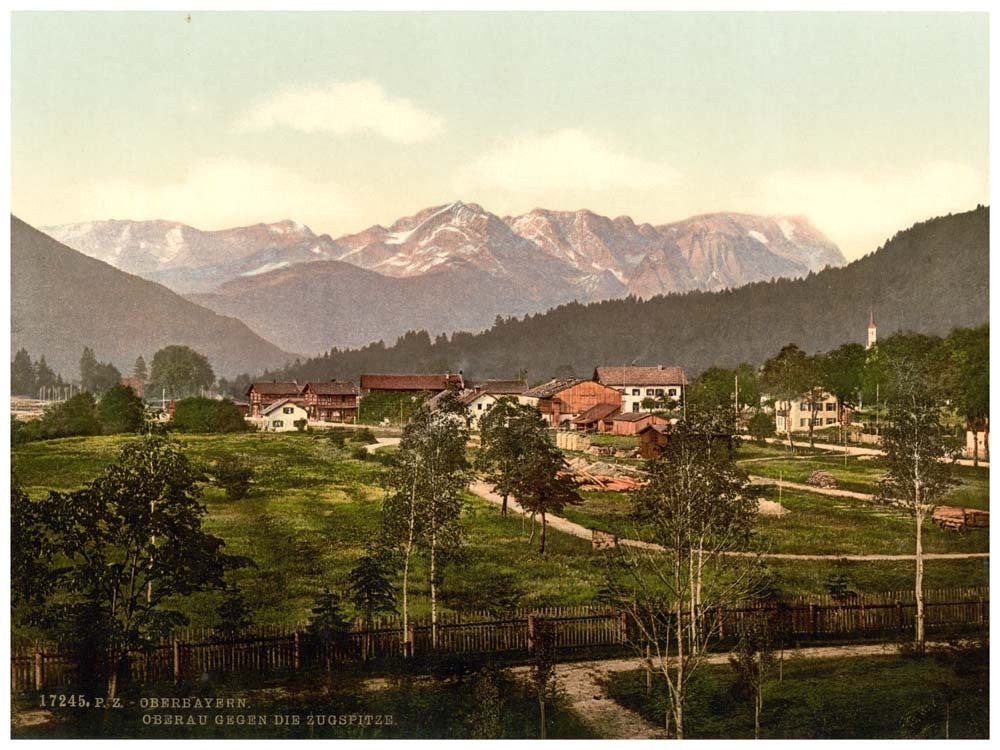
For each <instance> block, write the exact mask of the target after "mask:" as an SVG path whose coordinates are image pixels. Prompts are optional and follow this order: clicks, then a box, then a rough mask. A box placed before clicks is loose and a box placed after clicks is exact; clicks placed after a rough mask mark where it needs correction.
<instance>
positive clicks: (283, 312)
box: [46, 202, 844, 352]
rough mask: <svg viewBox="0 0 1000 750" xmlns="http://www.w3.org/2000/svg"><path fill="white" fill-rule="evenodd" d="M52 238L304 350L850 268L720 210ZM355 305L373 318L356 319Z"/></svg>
mask: <svg viewBox="0 0 1000 750" xmlns="http://www.w3.org/2000/svg"><path fill="white" fill-rule="evenodd" d="M46 231H48V232H50V233H51V234H52V236H54V237H56V238H57V239H59V240H60V241H63V242H65V243H67V244H69V245H70V246H72V247H74V248H76V249H78V250H80V251H81V252H83V253H85V254H88V255H91V256H93V257H96V258H100V259H102V260H105V261H107V262H109V263H111V264H113V265H116V266H118V267H119V268H122V269H123V270H128V271H130V272H134V273H136V274H139V275H142V276H144V277H146V278H149V279H152V280H155V281H159V282H161V283H163V284H165V285H166V286H169V287H171V288H172V289H174V290H177V291H180V292H183V293H186V294H191V295H192V297H191V298H192V299H194V300H196V301H198V302H199V303H200V304H204V305H206V306H208V307H211V308H212V309H214V310H216V311H219V312H223V313H226V314H231V315H236V316H238V317H239V318H240V319H242V320H244V321H246V322H247V323H249V324H250V325H251V326H253V327H254V329H255V330H258V331H260V332H261V333H262V334H264V335H266V336H269V337H276V336H278V335H282V336H284V337H285V339H284V341H285V342H286V343H285V345H287V346H289V347H292V348H294V349H295V350H297V351H298V350H301V351H307V352H317V351H321V350H325V349H328V348H330V347H334V346H337V347H344V346H357V345H360V344H363V343H367V342H369V341H373V340H378V339H390V340H391V339H392V338H394V337H395V336H398V335H399V334H401V333H404V332H405V331H407V330H409V329H418V328H426V329H427V330H429V331H431V332H433V333H439V332H451V331H455V330H472V331H478V330H482V329H483V328H485V327H487V326H488V325H489V324H490V323H492V322H493V320H494V318H495V317H496V316H497V315H504V316H508V315H520V314H524V313H529V312H539V311H544V310H546V309H547V308H549V307H552V306H555V305H558V304H562V303H564V302H569V301H573V300H576V301H580V302H592V301H599V300H604V299H614V298H618V297H624V296H626V295H629V294H633V295H635V296H637V297H640V298H648V297H652V296H654V295H657V294H664V293H670V292H683V291H689V290H696V289H702V290H715V289H725V288H730V287H736V286H741V285H743V284H747V283H750V282H753V281H761V280H768V279H771V278H776V277H786V278H796V277H800V276H804V275H806V274H807V273H809V272H810V271H818V270H821V269H822V268H824V267H826V266H837V265H842V264H843V263H844V258H843V256H842V255H841V253H840V251H839V250H838V249H837V247H836V245H834V244H833V243H831V242H830V241H829V240H828V239H826V238H825V237H824V236H823V235H822V234H820V233H819V232H818V231H817V230H816V229H815V228H814V227H812V226H811V225H810V224H809V222H808V220H806V219H804V218H802V217H776V218H772V217H763V216H751V215H745V214H711V215H705V216H696V217H692V218H690V219H685V220H684V221H680V222H676V223H673V224H665V225H662V226H652V225H650V224H638V225H637V224H635V222H633V221H632V219H630V218H628V217H624V216H623V217H618V218H617V219H609V218H607V217H604V216H598V215H597V214H594V213H592V212H590V211H576V212H565V211H547V210H543V209H536V210H534V211H532V212H530V213H528V214H525V215H523V216H513V217H505V218H500V217H499V216H496V215H495V214H492V213H490V212H489V211H486V210H484V209H483V208H482V207H481V206H478V205H476V204H474V203H469V204H466V203H462V202H455V203H452V204H450V205H447V206H436V207H433V208H428V209H425V210H423V211H421V212H419V213H417V214H415V215H413V216H408V217H405V218H402V219H399V220H398V221H396V222H395V223H393V224H392V225H391V226H389V227H382V226H378V225H376V226H373V227H369V228H368V229H365V230H364V231H362V232H359V233H357V234H351V235H345V236H343V237H340V238H338V239H336V240H333V239H331V238H330V237H329V236H328V235H321V236H317V235H315V234H314V233H313V232H312V231H311V230H310V229H309V228H308V227H304V226H302V225H298V224H294V223H292V222H281V223H279V224H258V225H255V226H252V227H244V228H240V229H230V230H224V231H217V232H201V231H199V230H196V229H193V228H191V227H187V226H185V225H182V224H176V223H172V222H164V221H152V222H126V221H110V222H92V223H89V224H71V225H64V226H59V227H50V228H48V229H47V230H46ZM332 260H339V261H342V262H343V263H345V264H350V265H351V266H354V267H356V268H360V269H364V270H367V271H370V272H374V274H375V275H374V276H372V275H366V274H364V273H361V272H358V273H354V274H352V273H351V269H349V268H345V267H343V266H340V265H336V264H331V263H330V262H329V261H332ZM403 279H407V280H411V282H412V283H409V284H401V283H399V281H400V280H403ZM417 279H421V280H422V282H420V283H418V282H417V281H416V280H417ZM296 285H298V289H297V288H296ZM265 289H266V290H268V292H267V293H266V294H262V293H261V291H262V290H265ZM348 300H357V301H359V302H361V303H363V304H364V309H365V310H366V313H365V314H364V315H362V316H358V315H354V314H353V311H352V310H351V309H349V308H347V307H345V305H346V302H347V301H348Z"/></svg>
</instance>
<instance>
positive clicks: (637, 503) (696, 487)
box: [606, 416, 759, 738]
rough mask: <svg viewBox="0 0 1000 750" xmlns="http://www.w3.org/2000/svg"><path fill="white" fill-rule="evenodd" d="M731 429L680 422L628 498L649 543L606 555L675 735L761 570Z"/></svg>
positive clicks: (702, 420)
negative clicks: (729, 612)
mask: <svg viewBox="0 0 1000 750" xmlns="http://www.w3.org/2000/svg"><path fill="white" fill-rule="evenodd" d="M728 429H729V430H730V431H727V429H726V427H725V426H723V425H722V424H721V423H719V422H718V421H717V420H714V419H711V418H707V417H702V416H695V417H693V418H692V417H689V419H688V420H682V421H679V422H677V423H676V425H675V429H674V431H673V432H672V433H671V435H670V440H669V442H668V443H667V445H666V446H665V448H664V451H663V453H662V455H661V456H660V457H659V458H657V459H655V460H653V461H650V462H649V463H648V464H647V468H648V471H649V477H650V481H649V484H648V485H647V486H646V487H644V488H643V489H642V490H640V491H638V492H636V493H635V497H634V500H633V504H634V505H633V512H632V517H633V520H634V521H635V523H636V527H637V529H641V530H642V534H643V535H644V536H643V538H644V539H646V540H648V542H649V543H647V544H645V545H642V546H633V545H622V546H620V547H619V548H618V550H617V554H616V556H615V557H613V558H611V560H610V561H609V562H610V569H609V576H608V589H607V592H606V593H607V594H608V595H609V596H610V598H611V599H612V601H613V602H614V603H615V604H616V605H617V606H620V607H622V608H623V609H624V610H625V611H626V612H627V614H628V616H629V628H630V634H629V640H630V642H632V644H633V645H634V646H636V647H637V648H638V649H639V650H640V652H641V653H648V654H649V661H650V663H652V664H653V665H654V666H655V668H656V669H657V671H658V672H659V673H660V674H661V675H662V677H663V678H664V679H665V681H666V685H667V693H668V704H667V706H666V707H665V710H664V726H665V728H666V729H667V731H668V732H669V731H670V729H671V724H672V725H673V733H674V735H675V736H676V737H678V738H683V737H684V720H685V719H684V710H685V704H686V694H687V693H686V690H687V687H688V684H689V683H690V680H691V678H692V676H693V675H694V674H695V672H696V671H697V669H698V667H700V666H701V665H702V664H703V663H704V661H705V657H706V655H707V652H708V650H709V647H710V646H711V644H712V643H713V642H715V641H717V640H718V639H720V638H721V636H722V632H720V631H721V627H720V623H719V621H718V618H719V614H720V612H721V609H723V608H725V607H730V606H732V605H734V604H736V603H738V602H740V601H743V600H745V599H746V598H748V597H749V596H750V595H751V593H752V592H753V589H754V575H755V570H756V569H757V568H759V566H757V564H756V563H757V561H756V559H755V553H753V552H752V545H753V535H752V530H751V526H752V523H753V520H754V518H755V514H756V510H757V503H756V499H755V498H754V497H752V496H751V495H750V494H749V492H748V490H747V477H746V475H745V474H744V473H743V472H742V471H740V470H739V469H738V468H737V466H736V464H735V460H734V450H733V446H732V442H731V439H730V435H731V429H732V427H731V424H730V426H729V428H728ZM647 649H648V651H647Z"/></svg>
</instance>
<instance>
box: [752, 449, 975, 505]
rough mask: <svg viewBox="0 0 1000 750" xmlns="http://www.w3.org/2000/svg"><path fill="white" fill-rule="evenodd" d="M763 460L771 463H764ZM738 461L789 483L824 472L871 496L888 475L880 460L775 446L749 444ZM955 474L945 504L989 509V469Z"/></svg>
mask: <svg viewBox="0 0 1000 750" xmlns="http://www.w3.org/2000/svg"><path fill="white" fill-rule="evenodd" d="M764 458H768V459H769V460H761V459H764ZM748 459H750V460H748ZM739 460H740V463H741V466H742V467H743V469H744V470H745V471H747V472H748V473H750V474H755V475H758V476H763V477H770V478H772V479H779V478H781V479H784V480H786V481H789V482H805V481H806V480H807V479H809V475H810V474H812V472H814V471H816V470H817V469H822V470H823V471H826V472H829V473H830V474H831V475H832V476H833V478H834V479H836V480H837V487H838V488H839V489H843V490H853V491H855V492H865V493H868V494H874V493H875V492H876V491H877V489H878V481H879V479H880V478H881V477H882V476H883V475H884V474H885V466H884V464H883V462H882V461H881V460H880V459H879V458H877V457H871V458H870V457H866V456H848V457H847V460H846V461H845V460H844V456H843V454H835V453H811V454H808V455H804V454H803V452H801V451H800V452H798V454H797V455H796V456H794V457H793V456H790V455H789V454H788V453H787V451H785V450H782V449H780V448H776V447H774V446H768V447H767V448H764V449H761V448H759V447H758V446H755V445H753V444H748V443H743V444H742V445H741V447H740V455H739ZM952 475H953V477H954V478H955V479H956V480H957V481H958V485H957V486H956V487H955V488H954V489H952V490H951V491H950V492H949V493H948V494H947V495H946V496H945V498H944V499H943V500H942V504H945V505H962V506H966V507H969V508H980V509H983V510H988V509H989V502H990V480H989V469H986V468H974V467H972V466H959V465H954V466H952Z"/></svg>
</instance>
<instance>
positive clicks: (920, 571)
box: [914, 511, 924, 651]
mask: <svg viewBox="0 0 1000 750" xmlns="http://www.w3.org/2000/svg"><path fill="white" fill-rule="evenodd" d="M923 520H924V519H923V513H920V512H919V511H918V513H917V575H916V581H915V582H914V593H915V594H916V598H917V618H916V619H917V622H916V625H917V632H916V644H917V650H918V651H923V650H924V542H923V528H922V527H923Z"/></svg>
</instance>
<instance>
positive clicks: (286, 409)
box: [262, 398, 309, 432]
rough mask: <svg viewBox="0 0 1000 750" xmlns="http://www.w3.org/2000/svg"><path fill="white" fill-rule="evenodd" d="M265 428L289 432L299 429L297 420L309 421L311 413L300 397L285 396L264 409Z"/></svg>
mask: <svg viewBox="0 0 1000 750" xmlns="http://www.w3.org/2000/svg"><path fill="white" fill-rule="evenodd" d="M262 416H263V417H264V427H263V429H264V430H266V431H268V432H289V431H291V430H297V429H298V427H296V426H295V423H296V422H299V421H308V419H309V415H308V414H307V413H306V410H305V407H304V406H302V402H301V401H300V400H298V399H290V398H285V399H282V400H281V401H276V402H275V403H273V404H271V405H270V406H268V407H267V408H266V409H264V410H263V412H262Z"/></svg>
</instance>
